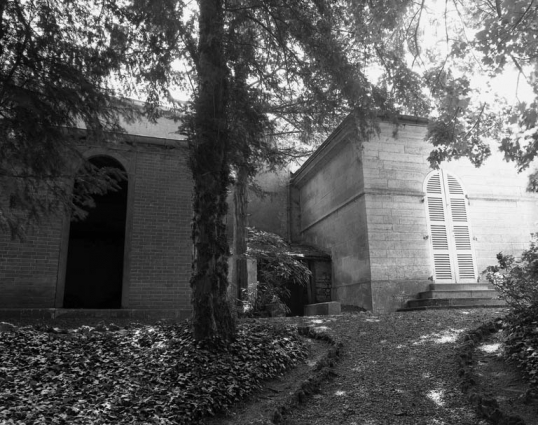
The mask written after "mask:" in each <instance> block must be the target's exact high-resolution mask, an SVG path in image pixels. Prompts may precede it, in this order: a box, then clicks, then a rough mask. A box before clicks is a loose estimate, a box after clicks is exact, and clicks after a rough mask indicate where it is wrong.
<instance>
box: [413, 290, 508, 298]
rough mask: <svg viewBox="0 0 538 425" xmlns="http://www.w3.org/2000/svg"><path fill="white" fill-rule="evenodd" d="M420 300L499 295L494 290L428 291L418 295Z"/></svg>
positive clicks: (495, 296)
mask: <svg viewBox="0 0 538 425" xmlns="http://www.w3.org/2000/svg"><path fill="white" fill-rule="evenodd" d="M418 297H419V298H420V299H427V298H498V297H499V293H498V292H497V291H495V290H494V289H485V290H478V291H475V290H469V291H466V290H458V291H440V290H437V289H436V290H435V291H426V292H421V293H419V294H418Z"/></svg>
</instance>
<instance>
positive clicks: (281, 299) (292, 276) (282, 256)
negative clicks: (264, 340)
mask: <svg viewBox="0 0 538 425" xmlns="http://www.w3.org/2000/svg"><path fill="white" fill-rule="evenodd" d="M248 232H249V237H248V252H247V255H248V256H249V257H251V258H255V259H256V260H257V263H258V280H259V282H258V286H257V288H256V290H255V291H250V292H249V293H248V294H247V295H246V297H245V299H244V304H245V301H246V304H247V305H246V307H247V308H246V310H250V311H260V310H263V309H264V307H265V305H267V304H269V303H280V304H283V305H285V301H286V300H287V299H289V298H290V290H289V287H288V285H303V286H304V285H306V284H307V283H308V280H309V277H310V275H311V272H310V270H309V269H308V267H307V266H306V265H305V264H304V263H302V262H301V261H299V260H298V259H296V258H295V257H293V256H292V255H291V254H290V252H289V251H290V247H289V245H288V244H287V243H286V242H285V241H284V240H283V239H282V238H281V237H280V236H278V235H275V234H274V233H269V232H264V231H261V230H257V229H255V228H253V227H251V228H248ZM284 308H285V309H286V311H287V312H288V313H289V308H288V307H287V306H285V307H284Z"/></svg>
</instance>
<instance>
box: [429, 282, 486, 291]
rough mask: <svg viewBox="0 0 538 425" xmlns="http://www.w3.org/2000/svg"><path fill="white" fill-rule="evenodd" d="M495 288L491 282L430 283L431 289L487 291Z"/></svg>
mask: <svg viewBox="0 0 538 425" xmlns="http://www.w3.org/2000/svg"><path fill="white" fill-rule="evenodd" d="M487 289H495V287H494V286H493V285H491V284H489V283H430V290H431V291H485V290H487Z"/></svg>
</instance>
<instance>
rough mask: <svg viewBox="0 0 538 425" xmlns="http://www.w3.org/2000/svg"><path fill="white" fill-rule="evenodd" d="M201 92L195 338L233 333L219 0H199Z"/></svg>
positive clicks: (195, 156)
mask: <svg viewBox="0 0 538 425" xmlns="http://www.w3.org/2000/svg"><path fill="white" fill-rule="evenodd" d="M199 5H200V18H199V31H200V37H199V46H198V47H199V62H198V77H199V93H198V96H197V98H196V101H195V117H194V134H195V135H194V138H193V140H192V142H191V145H190V166H191V170H192V174H193V180H194V195H193V210H194V217H193V229H192V239H193V243H194V258H193V275H192V278H191V288H192V306H193V331H194V338H195V339H196V340H197V341H201V340H205V339H210V338H214V337H220V338H222V339H224V340H226V341H230V340H232V339H233V338H234V335H235V318H234V315H233V314H232V311H231V309H230V304H229V300H228V297H227V287H228V263H227V259H228V254H229V247H228V242H227V239H226V223H225V218H226V212H227V203H226V195H227V189H228V185H229V183H230V165H229V159H228V152H229V146H228V138H227V123H226V107H227V102H228V92H227V78H228V73H227V68H226V62H225V59H224V45H223V39H224V18H223V6H222V0H199Z"/></svg>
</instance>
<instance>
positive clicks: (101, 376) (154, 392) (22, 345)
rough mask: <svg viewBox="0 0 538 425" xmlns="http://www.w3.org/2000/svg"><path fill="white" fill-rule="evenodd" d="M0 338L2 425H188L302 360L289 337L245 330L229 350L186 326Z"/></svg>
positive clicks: (261, 328) (44, 331)
mask: <svg viewBox="0 0 538 425" xmlns="http://www.w3.org/2000/svg"><path fill="white" fill-rule="evenodd" d="M113 328H114V327H113V326H112V325H111V326H110V329H108V330H107V329H106V328H105V327H104V326H102V325H101V326H97V327H96V328H91V327H88V326H82V327H80V328H78V329H76V330H74V331H69V332H68V331H66V330H60V329H53V328H41V329H36V328H32V327H26V328H19V329H17V330H16V331H15V332H12V333H4V334H0V365H1V366H0V422H2V423H5V422H7V423H9V421H13V422H14V423H22V422H24V423H55V424H67V423H69V424H76V423H79V424H88V423H135V422H136V423H159V424H190V423H196V422H197V420H199V419H200V418H202V417H203V416H207V415H212V414H214V413H215V412H217V411H220V410H225V409H227V408H228V407H229V406H230V405H231V404H232V403H234V402H236V401H238V400H239V399H241V398H243V397H245V396H247V395H248V394H250V393H252V392H253V391H254V390H255V389H257V388H259V386H260V382H261V381H262V380H265V379H268V378H272V377H275V376H278V375H281V374H282V373H283V372H284V371H286V370H287V369H289V368H290V367H293V366H295V365H296V364H297V363H298V362H300V361H301V360H302V359H304V358H305V357H306V349H305V346H304V345H303V343H302V342H301V340H300V339H299V337H298V334H297V332H296V330H295V329H291V328H286V327H283V326H282V327H270V326H267V325H257V324H243V325H241V326H239V328H238V333H237V338H236V340H235V341H234V342H233V343H231V344H230V345H227V346H226V344H224V343H223V342H219V341H218V340H213V341H212V343H211V344H207V343H206V344H197V343H196V342H194V339H193V335H192V329H191V326H190V325H189V324H188V323H187V322H185V323H182V324H179V325H166V324H157V325H155V326H141V325H139V326H136V325H134V326H130V327H128V328H125V329H118V330H115V331H114V332H113V331H112V330H113Z"/></svg>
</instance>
